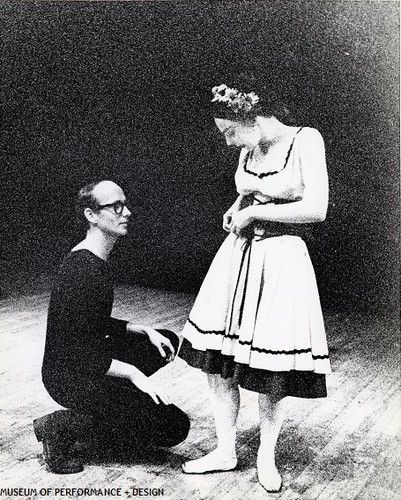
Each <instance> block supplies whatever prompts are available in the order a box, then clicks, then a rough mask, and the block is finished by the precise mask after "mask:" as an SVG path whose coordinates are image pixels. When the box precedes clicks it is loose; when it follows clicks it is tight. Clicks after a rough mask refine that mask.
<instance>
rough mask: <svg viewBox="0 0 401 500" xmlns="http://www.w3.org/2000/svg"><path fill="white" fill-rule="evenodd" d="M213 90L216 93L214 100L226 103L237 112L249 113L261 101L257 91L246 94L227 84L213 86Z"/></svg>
mask: <svg viewBox="0 0 401 500" xmlns="http://www.w3.org/2000/svg"><path fill="white" fill-rule="evenodd" d="M212 92H213V94H214V97H213V99H212V102H220V103H224V104H226V105H227V107H229V108H231V109H232V111H233V112H234V113H236V114H238V113H240V114H246V113H249V111H251V110H252V108H254V107H255V106H256V104H257V103H258V102H259V97H258V96H257V95H256V94H255V92H249V94H245V93H243V92H239V91H238V90H237V89H233V88H230V87H227V85H225V84H221V85H218V86H216V87H213V88H212Z"/></svg>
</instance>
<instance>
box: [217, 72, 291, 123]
mask: <svg viewBox="0 0 401 500" xmlns="http://www.w3.org/2000/svg"><path fill="white" fill-rule="evenodd" d="M221 83H224V84H225V85H227V86H228V87H230V88H234V89H237V90H238V91H239V92H242V93H244V94H249V93H250V92H254V93H255V94H256V95H257V96H258V97H259V101H258V103H257V104H256V105H255V106H254V107H253V108H252V109H251V110H250V111H249V112H247V113H244V114H242V115H241V114H238V113H235V112H234V111H233V110H232V108H230V107H229V106H227V104H226V103H224V102H213V103H212V114H213V117H214V118H225V119H228V120H236V121H243V122H250V123H253V122H254V121H255V119H256V117H257V116H266V117H270V116H274V117H276V118H277V119H278V120H279V121H280V122H282V123H284V124H285V125H294V124H295V123H296V120H295V118H294V117H293V115H292V113H291V111H290V108H289V106H288V105H287V104H286V102H285V101H284V100H283V97H282V92H281V91H280V89H279V88H278V85H277V84H276V83H274V82H273V81H271V80H270V81H268V80H267V79H265V78H256V77H255V75H254V74H247V73H241V74H240V75H239V76H238V77H237V78H235V79H233V78H229V79H227V80H226V81H224V82H221Z"/></svg>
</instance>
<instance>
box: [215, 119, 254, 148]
mask: <svg viewBox="0 0 401 500" xmlns="http://www.w3.org/2000/svg"><path fill="white" fill-rule="evenodd" d="M214 121H215V123H216V126H217V128H218V129H219V130H220V132H221V133H222V134H223V135H224V137H225V139H226V143H227V146H237V147H240V148H247V149H254V148H255V147H256V146H257V145H258V144H259V142H260V139H261V136H260V131H259V127H258V126H257V124H256V123H255V124H251V123H249V124H248V123H244V122H239V121H238V122H237V121H234V120H226V119H224V118H215V119H214Z"/></svg>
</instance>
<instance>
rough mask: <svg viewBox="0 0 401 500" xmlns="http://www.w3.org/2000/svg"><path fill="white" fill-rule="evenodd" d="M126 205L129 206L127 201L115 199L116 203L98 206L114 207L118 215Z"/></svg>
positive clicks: (99, 206)
mask: <svg viewBox="0 0 401 500" xmlns="http://www.w3.org/2000/svg"><path fill="white" fill-rule="evenodd" d="M125 207H127V203H126V202H125V201H115V202H114V203H106V204H105V205H98V206H97V208H99V209H102V208H112V209H113V211H114V213H115V214H116V215H121V214H122V213H123V211H124V208H125ZM127 208H128V207H127Z"/></svg>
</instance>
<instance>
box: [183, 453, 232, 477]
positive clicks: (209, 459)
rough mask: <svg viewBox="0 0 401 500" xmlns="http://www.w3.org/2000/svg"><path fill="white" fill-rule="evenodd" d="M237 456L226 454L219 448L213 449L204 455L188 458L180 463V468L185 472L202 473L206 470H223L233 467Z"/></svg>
mask: <svg viewBox="0 0 401 500" xmlns="http://www.w3.org/2000/svg"><path fill="white" fill-rule="evenodd" d="M236 466H237V457H236V456H235V455H234V456H232V455H227V454H226V453H224V452H221V451H220V450H214V451H212V452H211V453H208V454H207V455H205V456H204V457H201V458H197V459H196V460H189V461H188V462H185V463H184V464H182V470H183V471H184V472H185V473H186V474H204V473H206V472H223V471H228V470H232V469H235V467H236Z"/></svg>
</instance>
